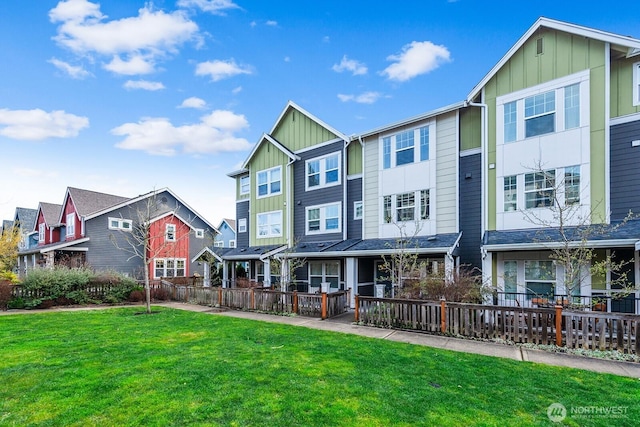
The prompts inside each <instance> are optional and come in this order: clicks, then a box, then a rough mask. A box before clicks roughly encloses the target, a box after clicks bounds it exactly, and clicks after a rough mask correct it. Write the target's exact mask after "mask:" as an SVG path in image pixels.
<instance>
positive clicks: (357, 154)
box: [347, 141, 362, 175]
mask: <svg viewBox="0 0 640 427" xmlns="http://www.w3.org/2000/svg"><path fill="white" fill-rule="evenodd" d="M361 173H362V145H360V142H359V141H353V142H351V143H350V144H349V146H348V147H347V175H358V174H361Z"/></svg>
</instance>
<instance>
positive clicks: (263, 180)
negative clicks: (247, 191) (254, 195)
mask: <svg viewBox="0 0 640 427" xmlns="http://www.w3.org/2000/svg"><path fill="white" fill-rule="evenodd" d="M281 172H282V167H280V166H278V167H276V168H273V169H268V170H264V171H261V172H258V173H257V179H258V197H267V196H273V195H275V194H280V193H281V191H282V188H281V175H282V173H281Z"/></svg>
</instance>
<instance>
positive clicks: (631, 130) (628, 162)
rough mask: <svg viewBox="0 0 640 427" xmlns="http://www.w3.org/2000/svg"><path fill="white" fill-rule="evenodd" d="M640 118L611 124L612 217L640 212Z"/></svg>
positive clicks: (619, 217) (617, 217) (618, 218)
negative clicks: (637, 142)
mask: <svg viewBox="0 0 640 427" xmlns="http://www.w3.org/2000/svg"><path fill="white" fill-rule="evenodd" d="M637 140H640V120H638V121H635V122H630V123H624V124H620V125H616V126H612V127H611V145H610V146H611V156H610V171H611V172H610V176H611V199H610V200H611V219H612V220H614V221H615V220H620V219H623V218H624V217H625V216H627V214H628V213H629V211H632V212H633V213H634V214H635V215H637V214H640V167H638V166H639V165H640V147H632V146H631V141H637Z"/></svg>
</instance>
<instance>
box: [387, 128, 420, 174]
mask: <svg viewBox="0 0 640 427" xmlns="http://www.w3.org/2000/svg"><path fill="white" fill-rule="evenodd" d="M416 141H418V146H416ZM425 160H429V126H424V127H421V128H416V129H411V130H407V131H403V132H399V133H397V134H395V135H392V136H386V137H383V138H382V168H383V169H389V168H392V167H395V166H402V165H407V164H411V163H415V162H422V161H425Z"/></svg>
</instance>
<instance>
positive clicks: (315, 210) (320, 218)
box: [307, 203, 341, 234]
mask: <svg viewBox="0 0 640 427" xmlns="http://www.w3.org/2000/svg"><path fill="white" fill-rule="evenodd" d="M340 229H341V227H340V203H333V204H330V205H324V206H312V207H309V208H307V234H317V233H336V232H339V231H340Z"/></svg>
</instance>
